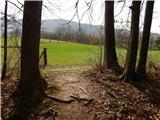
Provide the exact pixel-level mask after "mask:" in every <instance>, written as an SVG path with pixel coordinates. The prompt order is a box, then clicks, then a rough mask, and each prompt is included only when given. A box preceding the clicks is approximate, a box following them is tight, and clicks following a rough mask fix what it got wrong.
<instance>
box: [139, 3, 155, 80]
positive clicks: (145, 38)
mask: <svg viewBox="0 0 160 120" xmlns="http://www.w3.org/2000/svg"><path fill="white" fill-rule="evenodd" d="M153 6H154V1H147V5H146V11H145V18H144V27H143V34H142V43H141V49H140V58H139V62H138V67H137V73H138V75H139V77H141V78H144V77H146V62H147V53H148V47H149V38H150V30H151V24H152V15H153Z"/></svg>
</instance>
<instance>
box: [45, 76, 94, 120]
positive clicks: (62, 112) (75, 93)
mask: <svg viewBox="0 0 160 120" xmlns="http://www.w3.org/2000/svg"><path fill="white" fill-rule="evenodd" d="M47 82H48V83H49V88H48V90H47V94H48V95H49V96H52V97H54V98H57V99H59V100H61V101H72V102H70V103H65V102H64V103H58V102H57V103H55V102H53V104H52V106H51V108H52V109H54V110H55V111H56V112H57V113H58V114H57V117H56V118H55V119H56V120H91V119H92V115H90V113H88V111H87V105H86V104H88V103H89V102H90V100H92V95H91V94H90V92H89V91H88V90H87V87H88V86H89V84H90V83H89V81H87V80H86V79H84V77H83V76H82V75H81V74H80V73H64V74H58V75H57V76H56V77H55V78H54V80H48V81H47ZM54 86H56V89H55V88H54Z"/></svg>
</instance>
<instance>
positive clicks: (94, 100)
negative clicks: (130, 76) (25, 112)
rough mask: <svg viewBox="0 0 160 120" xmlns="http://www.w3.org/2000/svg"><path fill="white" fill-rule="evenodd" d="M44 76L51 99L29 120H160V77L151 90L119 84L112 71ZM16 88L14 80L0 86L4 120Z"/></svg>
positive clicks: (56, 72) (156, 76) (47, 73)
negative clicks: (0, 88) (0, 87)
mask: <svg viewBox="0 0 160 120" xmlns="http://www.w3.org/2000/svg"><path fill="white" fill-rule="evenodd" d="M85 70H86V68H85ZM42 73H43V74H44V75H45V76H44V77H45V78H46V80H47V82H48V88H47V91H46V94H47V95H48V96H49V97H46V98H45V99H44V101H43V102H42V103H41V105H40V106H39V107H38V108H37V109H36V110H34V112H33V113H32V114H31V115H30V116H29V118H30V120H160V105H158V104H160V102H159V101H160V89H159V88H160V84H159V83H160V74H159V73H158V74H154V75H153V77H154V81H150V83H149V85H150V89H148V88H147V87H146V85H143V86H141V87H140V86H137V87H135V86H134V85H132V84H129V83H124V82H120V81H118V74H115V73H114V72H113V71H110V70H101V71H100V70H98V69H91V70H88V71H84V69H78V68H75V69H70V68H69V69H68V70H67V69H66V68H65V70H59V69H58V70H51V69H49V68H47V69H45V70H44V71H42ZM152 83H155V84H152ZM157 83H158V84H157ZM16 84H17V79H16V78H13V77H12V78H10V79H8V80H5V81H2V82H1V86H2V103H1V105H2V119H4V120H5V119H6V118H7V117H8V116H9V115H10V111H11V110H12V109H13V101H12V99H11V97H10V96H11V94H12V92H13V91H14V89H15V88H16ZM139 84H141V83H139ZM145 84H147V83H145ZM147 85H148V84H147ZM152 85H153V86H154V88H153V86H152Z"/></svg>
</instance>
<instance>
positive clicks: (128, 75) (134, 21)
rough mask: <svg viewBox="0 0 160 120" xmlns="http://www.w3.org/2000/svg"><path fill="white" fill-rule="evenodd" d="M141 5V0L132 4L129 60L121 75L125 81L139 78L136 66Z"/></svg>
mask: <svg viewBox="0 0 160 120" xmlns="http://www.w3.org/2000/svg"><path fill="white" fill-rule="evenodd" d="M140 5H141V1H133V2H132V6H131V7H130V8H131V9H132V18H131V34H130V35H131V36H130V44H129V50H128V53H127V58H128V59H127V62H126V66H125V70H124V72H123V74H122V76H121V79H124V81H129V80H134V79H137V77H136V72H135V67H136V60H137V50H138V38H139V16H140Z"/></svg>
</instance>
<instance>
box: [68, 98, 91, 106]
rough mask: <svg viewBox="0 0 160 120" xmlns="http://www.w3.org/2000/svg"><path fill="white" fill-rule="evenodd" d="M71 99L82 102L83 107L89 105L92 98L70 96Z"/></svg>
mask: <svg viewBox="0 0 160 120" xmlns="http://www.w3.org/2000/svg"><path fill="white" fill-rule="evenodd" d="M70 97H71V98H73V99H75V100H77V101H79V102H81V101H83V102H84V106H86V105H88V104H89V103H91V102H92V101H93V98H80V97H79V96H78V95H75V96H70Z"/></svg>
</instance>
